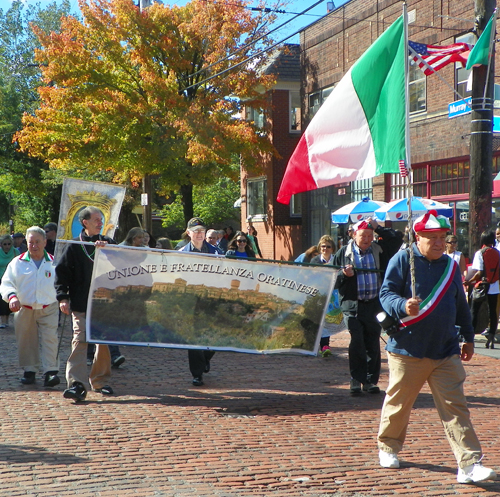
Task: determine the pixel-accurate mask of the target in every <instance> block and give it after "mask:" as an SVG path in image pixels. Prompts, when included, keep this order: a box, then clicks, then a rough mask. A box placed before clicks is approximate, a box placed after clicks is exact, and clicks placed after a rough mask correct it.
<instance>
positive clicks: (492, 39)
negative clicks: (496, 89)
mask: <svg viewBox="0 0 500 497" xmlns="http://www.w3.org/2000/svg"><path fill="white" fill-rule="evenodd" d="M493 16H494V19H493V25H492V27H491V33H490V44H489V57H488V69H487V71H486V82H485V84H484V94H483V105H482V106H483V108H485V101H486V92H487V91H488V83H489V82H490V67H491V59H492V57H494V56H495V52H494V51H493V50H492V48H493V43H494V39H495V35H496V32H497V31H496V26H497V9H495V10H494V11H493Z"/></svg>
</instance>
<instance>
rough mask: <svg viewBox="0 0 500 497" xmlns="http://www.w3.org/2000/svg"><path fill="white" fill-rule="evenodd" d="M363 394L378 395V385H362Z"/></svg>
mask: <svg viewBox="0 0 500 497" xmlns="http://www.w3.org/2000/svg"><path fill="white" fill-rule="evenodd" d="M363 392H368V393H380V388H379V387H378V385H374V384H373V383H364V384H363Z"/></svg>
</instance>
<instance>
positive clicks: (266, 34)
mask: <svg viewBox="0 0 500 497" xmlns="http://www.w3.org/2000/svg"><path fill="white" fill-rule="evenodd" d="M323 1H324V0H319V1H318V2H316V3H315V4H313V5H311V6H310V7H308V8H307V9H305V10H304V11H302V12H300V13H299V14H297V15H295V16H294V17H292V18H291V19H289V20H288V21H285V22H284V23H283V24H280V25H279V26H278V27H276V28H274V29H272V30H271V31H268V32H267V33H265V34H263V35H262V36H259V37H258V38H257V39H255V40H252V41H251V42H249V43H247V44H246V45H243V46H241V47H240V48H238V49H237V50H235V51H234V52H231V53H230V54H229V55H226V57H224V58H222V59H220V60H218V61H216V62H213V63H212V64H209V65H208V66H206V67H204V68H203V69H200V70H199V71H196V72H195V73H193V74H190V75H189V76H187V77H189V78H192V77H194V76H197V75H198V74H200V73H202V72H205V71H207V70H208V69H210V68H211V67H213V66H216V65H218V64H222V63H223V62H225V61H226V60H228V59H230V58H231V57H233V56H234V55H235V54H237V53H238V52H241V51H242V50H245V49H246V48H249V47H250V46H252V45H255V44H256V43H257V42H259V41H260V40H262V39H263V38H266V37H268V36H269V35H271V34H272V33H274V32H275V31H278V30H279V29H281V28H282V27H283V26H286V25H287V24H289V23H290V22H292V21H293V20H295V19H296V18H297V17H299V16H301V15H304V13H306V12H308V11H309V10H311V9H313V8H314V7H316V6H317V5H319V4H320V3H323ZM231 5H235V4H231ZM297 33H298V32H297ZM297 33H294V34H293V35H291V36H295V35H296V34H297ZM288 38H290V37H288ZM288 38H285V40H287V39H288ZM285 40H282V42H283V41H285ZM235 67H237V66H235ZM197 84H200V83H196V84H195V85H191V86H189V87H188V88H185V90H187V89H189V88H191V87H192V86H196V85H197Z"/></svg>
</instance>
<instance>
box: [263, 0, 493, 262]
mask: <svg viewBox="0 0 500 497" xmlns="http://www.w3.org/2000/svg"><path fill="white" fill-rule="evenodd" d="M401 14H402V3H401V2H400V1H399V0H350V1H349V2H347V3H346V4H344V5H343V6H341V7H339V8H337V9H335V10H334V11H332V12H330V13H328V14H327V15H325V16H324V17H322V18H321V19H319V20H318V21H316V22H314V23H313V24H311V25H309V26H307V27H306V28H305V29H304V30H303V31H302V32H301V37H300V68H301V79H300V91H301V103H302V115H303V116H304V118H303V119H302V121H303V123H302V130H303V129H305V125H307V122H308V121H309V120H310V119H311V118H312V116H313V115H314V114H315V112H316V111H317V110H318V109H319V107H320V106H321V104H322V103H323V102H324V100H325V99H326V98H327V96H328V95H329V94H330V93H331V91H332V90H333V88H334V87H335V85H336V84H337V83H338V82H339V81H340V79H341V78H342V77H343V76H344V74H345V73H346V72H347V71H348V69H349V68H350V67H351V66H352V65H353V64H354V62H355V61H356V60H357V59H358V58H359V57H360V56H361V55H362V54H363V53H364V51H365V50H366V49H367V48H368V47H369V46H370V45H371V44H372V43H373V42H374V41H375V40H376V39H377V38H378V36H380V34H382V32H383V31H384V30H385V29H386V28H387V27H388V26H389V25H390V24H391V23H392V22H394V20H395V19H396V18H398V17H399V16H400V15H401ZM408 17H409V27H408V28H409V39H410V40H412V41H416V42H420V43H426V44H433V45H449V44H452V43H455V42H467V43H471V44H474V43H475V41H476V37H475V35H474V34H473V33H471V32H470V31H471V29H472V28H473V27H474V1H473V0H462V1H457V0H440V1H439V2H436V1H435V0H409V1H408ZM496 59H497V64H496V65H497V67H498V63H499V62H500V61H499V60H498V57H497V58H496ZM469 73H470V71H466V70H465V69H464V68H462V67H461V66H459V65H457V66H455V64H449V65H448V66H447V67H445V68H444V69H442V70H440V71H439V72H438V73H436V74H433V75H432V76H429V77H426V76H425V75H424V74H423V72H422V71H421V70H420V69H419V68H418V66H416V65H410V85H409V86H410V135H411V163H412V167H413V169H414V195H416V196H422V197H432V198H433V199H435V200H439V201H441V202H445V203H447V202H449V203H450V205H452V206H453V207H454V209H455V217H454V220H453V221H452V224H453V229H454V231H455V232H456V234H457V236H458V237H459V249H460V250H462V251H463V252H464V253H465V254H466V255H468V229H469V225H468V198H469V193H468V192H469V155H470V148H469V147H470V124H471V115H470V113H462V114H460V113H458V114H457V115H453V113H452V112H450V110H449V104H451V103H453V102H456V101H459V100H460V97H467V96H469V95H470V91H468V90H467V79H468V77H469ZM497 94H498V95H497ZM273 98H274V97H273ZM276 98H278V95H276ZM499 100H500V92H498V91H497V87H496V86H495V104H499V105H498V107H500V101H499ZM496 108H497V105H495V113H497V114H498V113H499V112H498V111H497V110H496ZM279 124H280V122H279V121H276V123H275V127H273V133H274V134H273V137H276V138H277V137H282V134H283V133H284V129H282V131H281V132H280V131H279V130H278V129H277V126H278V125H279ZM282 139H283V138H280V140H279V141H281V140H282ZM291 142H293V140H291ZM291 142H290V143H291ZM493 146H494V150H493V173H494V176H496V174H497V173H498V171H499V170H500V158H499V157H500V150H498V146H499V143H498V141H497V140H496V139H495V138H494V140H493ZM283 150H285V149H283ZM280 153H281V152H280ZM281 155H282V159H280V162H279V165H278V164H273V165H272V170H269V171H268V175H267V178H268V181H270V182H271V183H272V187H269V185H268V195H269V197H268V202H267V204H268V209H269V218H270V219H271V220H272V222H273V228H272V229H273V230H274V231H275V233H276V232H277V233H279V236H275V237H274V238H273V243H274V253H271V250H272V249H273V247H271V246H269V248H268V252H266V256H273V258H277V259H279V258H283V259H290V258H292V256H295V257H296V256H297V255H298V254H300V253H301V252H302V251H303V250H305V249H306V248H307V247H309V246H310V245H312V244H313V243H316V242H317V240H318V239H319V237H320V236H321V235H323V234H325V233H327V234H331V235H332V236H333V237H334V239H336V238H339V239H340V238H342V237H343V235H344V234H345V229H346V226H345V225H334V224H332V222H331V212H332V211H334V210H336V209H338V208H339V207H341V206H342V205H345V204H347V203H349V202H352V201H354V200H359V199H361V198H362V197H363V196H369V197H370V198H373V199H375V200H385V201H390V200H393V199H397V198H403V197H405V195H406V192H405V190H404V186H403V185H402V178H401V177H400V176H399V175H395V174H386V175H383V176H379V177H376V178H373V179H370V180H363V181H355V182H352V183H350V184H342V185H334V186H331V187H327V188H321V189H319V190H315V191H312V192H307V193H305V194H301V195H297V196H295V197H296V198H294V199H293V200H294V202H293V205H292V207H291V210H290V212H291V211H293V209H295V212H296V213H297V215H299V214H301V216H302V217H301V218H291V217H287V210H286V209H287V206H283V207H282V206H281V205H280V204H277V203H276V200H275V199H276V192H277V190H278V189H279V185H280V182H281V178H282V175H283V171H284V166H285V165H286V162H287V159H288V157H289V155H290V154H288V156H287V155H285V153H284V152H283V153H281ZM271 195H272V197H271ZM493 197H494V198H493V207H494V213H493V218H492V219H493V223H494V224H496V222H497V221H499V220H500V195H499V194H495V193H494V194H493ZM298 205H300V206H301V207H298ZM294 220H295V221H296V222H295V223H294V222H293V221H294ZM393 226H395V227H397V228H403V227H404V224H403V223H401V224H399V223H393ZM270 231H271V225H269V232H270ZM260 239H261V236H260V231H259V240H260Z"/></svg>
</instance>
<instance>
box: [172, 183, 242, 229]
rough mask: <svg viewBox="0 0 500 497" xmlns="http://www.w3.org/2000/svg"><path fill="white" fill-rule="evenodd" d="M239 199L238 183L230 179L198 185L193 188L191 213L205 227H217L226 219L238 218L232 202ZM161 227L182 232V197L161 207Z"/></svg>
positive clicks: (183, 226) (183, 223) (183, 220)
mask: <svg viewBox="0 0 500 497" xmlns="http://www.w3.org/2000/svg"><path fill="white" fill-rule="evenodd" d="M239 197H240V182H239V181H234V180H232V179H230V178H218V179H217V181H216V182H215V183H214V184H211V185H206V186H203V185H198V186H195V187H194V188H193V211H194V213H195V215H196V216H200V217H201V218H202V219H203V220H204V221H205V223H206V224H207V226H217V225H220V224H223V223H225V222H227V220H228V219H234V218H239V211H238V214H236V209H235V208H234V202H235V200H237V199H238V198H239ZM162 216H163V218H164V219H163V226H165V227H171V228H173V227H175V228H178V229H181V230H184V228H185V227H186V222H185V219H184V205H183V203H182V197H181V196H180V195H177V196H176V197H175V200H174V201H173V202H172V203H171V204H168V205H166V206H165V207H163V211H162Z"/></svg>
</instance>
